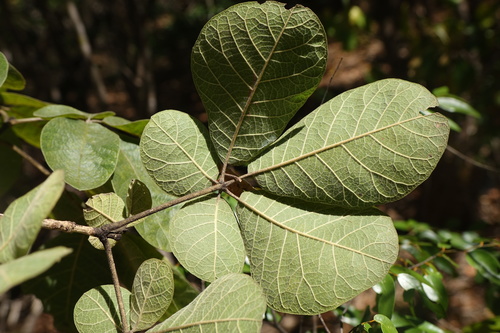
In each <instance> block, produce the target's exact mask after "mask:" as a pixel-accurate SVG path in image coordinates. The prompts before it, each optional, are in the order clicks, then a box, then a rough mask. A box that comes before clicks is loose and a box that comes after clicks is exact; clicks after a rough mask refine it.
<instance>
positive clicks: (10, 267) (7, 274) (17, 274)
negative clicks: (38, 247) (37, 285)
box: [0, 246, 71, 294]
mask: <svg viewBox="0 0 500 333" xmlns="http://www.w3.org/2000/svg"><path fill="white" fill-rule="evenodd" d="M70 253H71V249H68V248H65V247H62V246H59V247H56V248H53V249H48V250H42V251H38V252H35V253H32V254H28V255H27V256H24V257H21V258H18V259H15V260H12V261H9V262H8V263H6V264H3V265H0V294H2V293H4V292H6V291H7V290H9V289H10V288H12V287H14V286H17V285H18V284H20V283H22V282H24V281H26V280H29V279H31V278H33V277H35V276H37V275H39V274H41V273H43V272H45V271H46V270H47V269H49V268H50V267H51V266H52V265H54V264H55V263H56V262H58V261H59V260H61V258H62V257H64V256H66V255H68V254H70Z"/></svg>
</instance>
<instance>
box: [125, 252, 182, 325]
mask: <svg viewBox="0 0 500 333" xmlns="http://www.w3.org/2000/svg"><path fill="white" fill-rule="evenodd" d="M173 292H174V277H173V275H172V270H171V268H170V265H169V264H168V263H166V262H164V261H161V260H158V259H149V260H146V261H145V262H143V263H142V265H141V266H140V267H139V270H138V271H137V273H136V276H135V279H134V285H133V287H132V295H131V298H130V324H131V327H132V331H140V330H145V329H148V328H150V327H151V326H153V325H154V324H155V323H156V322H157V321H158V320H159V319H160V317H161V316H162V315H163V314H164V313H165V311H167V309H168V307H169V305H170V302H171V301H172V295H173Z"/></svg>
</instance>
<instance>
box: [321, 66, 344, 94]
mask: <svg viewBox="0 0 500 333" xmlns="http://www.w3.org/2000/svg"><path fill="white" fill-rule="evenodd" d="M343 60H344V58H340V61H339V63H338V65H337V68H335V71H333V74H332V76H331V77H330V80H329V81H328V85H327V86H326V90H325V93H324V94H323V98H322V99H321V104H323V103H324V102H325V99H326V95H327V93H328V90H329V89H330V86H331V85H332V81H333V77H334V76H335V74H337V72H338V71H339V68H340V65H341V64H342V61H343Z"/></svg>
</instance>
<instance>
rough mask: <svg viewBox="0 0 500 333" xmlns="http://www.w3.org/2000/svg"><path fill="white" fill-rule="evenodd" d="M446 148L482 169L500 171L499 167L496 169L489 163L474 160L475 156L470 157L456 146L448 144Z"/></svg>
mask: <svg viewBox="0 0 500 333" xmlns="http://www.w3.org/2000/svg"><path fill="white" fill-rule="evenodd" d="M446 150H448V151H449V152H450V153H452V154H453V155H455V156H457V157H459V158H461V159H463V160H464V161H466V162H468V163H470V164H472V165H474V166H476V167H478V168H481V169H485V170H488V171H492V172H497V173H500V170H499V169H496V168H494V167H492V166H489V165H486V164H483V163H480V162H478V161H476V160H474V159H473V158H470V157H469V156H467V155H465V154H463V153H461V152H460V151H458V150H456V149H455V148H453V147H451V146H449V145H448V146H447V147H446Z"/></svg>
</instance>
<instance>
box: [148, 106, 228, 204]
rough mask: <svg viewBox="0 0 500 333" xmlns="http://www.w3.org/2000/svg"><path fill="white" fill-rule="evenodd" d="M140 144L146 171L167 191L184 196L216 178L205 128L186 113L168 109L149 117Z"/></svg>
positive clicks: (215, 166) (216, 170) (202, 187)
mask: <svg viewBox="0 0 500 333" xmlns="http://www.w3.org/2000/svg"><path fill="white" fill-rule="evenodd" d="M140 147H141V159H142V162H143V163H144V166H145V167H146V170H148V172H149V174H150V175H151V177H152V178H153V179H154V180H155V182H156V183H157V184H158V185H159V186H160V187H161V188H162V189H163V190H164V191H165V192H167V193H170V194H173V195H177V196H182V195H186V194H188V193H191V192H194V191H197V190H202V189H204V188H206V187H208V186H210V185H213V183H214V182H215V180H216V179H217V174H218V172H219V170H218V168H217V163H216V162H215V160H214V158H213V154H212V151H211V146H210V141H209V140H208V133H207V129H206V128H205V127H204V126H203V124H202V123H201V122H199V121H198V120H196V119H195V118H193V117H191V116H189V115H188V114H186V113H183V112H180V111H174V110H168V111H162V112H159V113H157V114H155V115H154V116H152V117H151V121H150V122H149V123H148V124H147V125H146V128H144V132H143V134H142V138H141V144H140Z"/></svg>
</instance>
